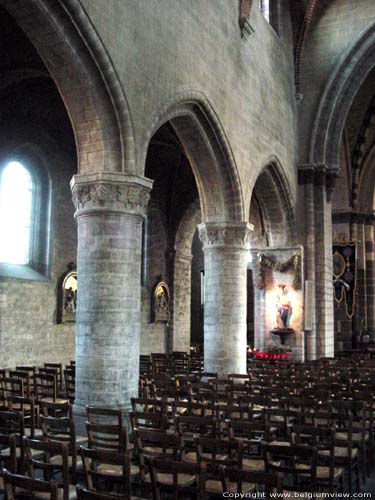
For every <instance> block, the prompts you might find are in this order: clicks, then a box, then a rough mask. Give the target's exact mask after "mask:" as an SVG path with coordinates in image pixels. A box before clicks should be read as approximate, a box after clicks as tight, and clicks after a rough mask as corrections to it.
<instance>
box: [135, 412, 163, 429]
mask: <svg viewBox="0 0 375 500" xmlns="http://www.w3.org/2000/svg"><path fill="white" fill-rule="evenodd" d="M129 416H130V423H131V426H132V430H133V432H134V429H154V430H160V431H165V430H166V429H167V427H168V420H167V416H166V415H165V414H164V413H162V412H153V413H150V412H147V413H146V412H136V411H130V412H129Z"/></svg>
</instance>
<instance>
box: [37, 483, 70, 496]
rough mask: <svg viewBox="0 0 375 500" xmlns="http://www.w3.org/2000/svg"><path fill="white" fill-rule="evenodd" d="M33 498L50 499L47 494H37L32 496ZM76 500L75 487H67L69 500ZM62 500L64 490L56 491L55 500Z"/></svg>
mask: <svg viewBox="0 0 375 500" xmlns="http://www.w3.org/2000/svg"><path fill="white" fill-rule="evenodd" d="M34 498H40V499H42V500H45V499H46V500H47V499H49V498H50V494H49V493H37V494H34ZM76 498H77V493H76V487H75V486H74V485H73V484H70V485H69V500H76ZM63 499H64V490H63V489H62V488H58V489H57V500H63Z"/></svg>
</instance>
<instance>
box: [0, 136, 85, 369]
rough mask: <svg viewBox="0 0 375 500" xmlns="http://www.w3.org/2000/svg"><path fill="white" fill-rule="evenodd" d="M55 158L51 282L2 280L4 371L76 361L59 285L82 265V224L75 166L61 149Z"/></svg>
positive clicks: (53, 152)
mask: <svg viewBox="0 0 375 500" xmlns="http://www.w3.org/2000/svg"><path fill="white" fill-rule="evenodd" d="M49 153H50V156H49V158H50V159H51V163H50V164H51V167H52V168H51V186H52V201H53V204H52V212H51V251H50V255H51V257H50V272H51V274H50V279H47V280H43V281H39V280H24V279H17V278H11V277H9V278H6V277H0V345H1V362H2V366H4V367H14V366H16V365H17V364H28V365H34V364H35V365H41V364H43V363H44V362H61V363H66V364H69V361H70V360H71V359H74V358H75V324H74V323H70V324H69V323H66V324H56V307H57V283H58V280H59V278H60V276H61V275H62V274H63V272H65V271H66V270H67V265H68V264H69V263H70V262H75V261H76V245H77V240H76V226H75V222H74V219H73V211H74V210H73V204H72V202H71V195H70V188H69V180H70V179H71V177H72V175H73V174H74V173H75V172H74V168H75V164H74V162H72V160H71V157H70V156H69V155H66V154H65V155H64V154H63V153H62V152H61V150H60V149H59V147H58V146H57V145H55V149H54V150H50V151H49Z"/></svg>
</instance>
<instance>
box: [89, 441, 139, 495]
mask: <svg viewBox="0 0 375 500" xmlns="http://www.w3.org/2000/svg"><path fill="white" fill-rule="evenodd" d="M81 455H82V462H83V467H84V471H85V476H86V485H87V488H88V489H89V490H90V491H96V492H108V490H111V491H117V492H118V491H119V489H120V491H121V496H122V497H123V498H125V499H130V494H131V482H130V457H129V454H128V453H127V452H125V451H121V452H113V451H107V450H92V449H90V448H86V447H83V446H81ZM111 466H115V468H116V469H115V470H116V473H114V472H113V467H112V469H111ZM119 468H120V471H119ZM103 485H104V489H103Z"/></svg>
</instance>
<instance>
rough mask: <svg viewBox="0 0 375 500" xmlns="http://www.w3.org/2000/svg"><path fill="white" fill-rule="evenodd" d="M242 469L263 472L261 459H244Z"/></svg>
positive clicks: (263, 466)
mask: <svg viewBox="0 0 375 500" xmlns="http://www.w3.org/2000/svg"><path fill="white" fill-rule="evenodd" d="M242 468H243V470H247V471H256V472H264V470H265V465H264V459H263V458H244V459H243V460H242Z"/></svg>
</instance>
